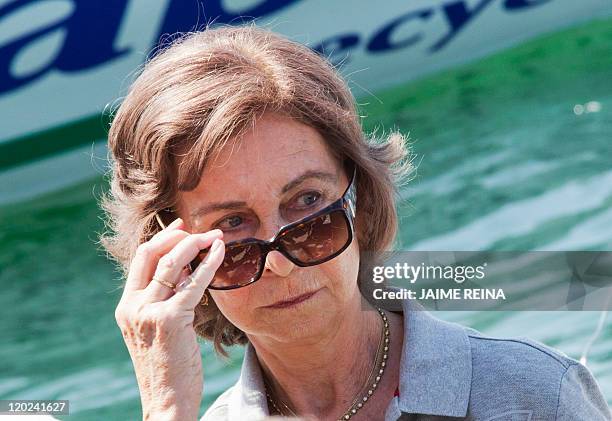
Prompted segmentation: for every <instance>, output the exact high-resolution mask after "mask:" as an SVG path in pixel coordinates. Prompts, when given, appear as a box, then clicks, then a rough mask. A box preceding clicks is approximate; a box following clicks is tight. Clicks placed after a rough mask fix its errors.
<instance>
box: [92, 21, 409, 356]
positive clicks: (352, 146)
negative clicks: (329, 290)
mask: <svg viewBox="0 0 612 421" xmlns="http://www.w3.org/2000/svg"><path fill="white" fill-rule="evenodd" d="M264 111H265V112H275V113H280V114H283V115H286V116H290V117H291V118H294V119H297V120H298V121H300V122H302V123H304V124H307V125H309V126H311V127H313V128H315V129H317V130H318V131H319V132H320V133H321V134H322V136H323V137H324V139H325V140H326V142H327V144H328V146H329V149H330V150H331V151H332V153H333V154H334V155H335V156H336V157H338V158H339V159H340V162H343V161H347V160H348V161H352V162H353V163H354V164H355V165H356V168H357V216H356V228H357V240H358V244H359V249H360V251H368V252H374V254H376V253H383V251H384V250H386V249H388V248H389V247H391V246H392V243H393V241H394V238H395V235H396V231H397V225H398V223H397V214H396V210H395V199H396V193H397V190H396V187H397V185H398V183H399V181H400V180H401V178H402V177H403V176H404V175H407V174H408V173H411V172H412V169H413V167H412V165H411V162H412V159H411V156H410V153H409V151H408V149H407V146H406V139H405V138H404V137H403V136H402V135H401V134H399V133H392V134H390V135H389V136H388V137H387V138H386V139H384V140H380V139H376V138H373V137H372V138H368V137H366V136H365V135H364V133H363V130H362V128H361V125H360V120H359V117H358V114H357V109H356V105H355V100H354V98H353V96H352V94H351V92H350V91H349V89H348V86H347V84H346V82H345V81H344V80H343V79H342V78H341V77H340V76H339V75H338V73H337V72H336V70H335V69H334V68H333V67H332V66H331V65H330V64H329V62H327V61H326V60H325V58H323V57H321V56H319V55H318V54H317V53H315V52H314V51H312V50H311V49H310V48H308V47H306V46H304V45H301V44H299V43H296V42H293V41H291V40H289V39H287V38H285V37H283V36H281V35H278V34H275V33H273V32H271V31H269V30H267V29H263V28H259V27H256V26H254V25H248V26H244V27H219V28H215V29H207V30H204V31H202V32H195V33H186V34H181V35H180V36H179V37H177V38H176V39H175V40H174V41H172V42H171V43H170V44H169V45H168V46H166V47H164V48H162V49H160V50H159V51H158V52H157V54H155V55H154V56H153V57H152V58H150V59H149V60H148V61H147V62H146V63H145V65H144V67H143V69H142V71H141V72H140V74H139V76H138V77H137V78H136V80H135V81H134V82H133V83H132V85H131V87H130V89H129V92H128V93H127V95H126V96H125V98H124V100H123V102H122V104H121V105H120V106H119V108H118V109H117V110H116V112H115V115H114V118H113V121H112V124H111V127H110V130H109V133H108V146H109V152H110V154H111V156H110V157H109V159H110V162H111V163H112V168H111V171H110V191H109V192H108V193H105V194H103V195H102V198H101V207H102V209H103V211H105V212H106V215H107V228H108V229H110V232H109V231H107V232H105V233H103V234H101V235H100V242H101V244H102V246H103V247H104V248H105V250H106V251H107V253H108V254H109V255H110V256H109V257H111V258H112V259H114V260H115V261H116V262H117V263H118V264H119V266H120V268H121V269H122V273H123V275H124V277H127V274H128V270H129V264H130V262H131V260H132V258H133V257H134V254H135V252H136V249H137V247H138V246H139V245H140V244H141V243H143V242H146V241H148V240H149V239H150V238H151V237H152V236H153V234H155V233H156V232H157V231H159V229H160V228H159V226H158V225H157V224H156V221H155V213H156V212H159V211H161V210H163V209H166V208H171V207H172V206H174V205H175V199H176V195H177V192H178V191H179V190H180V191H189V190H192V189H194V188H195V187H196V185H197V184H198V182H199V181H200V177H201V174H202V171H203V169H204V167H205V165H206V163H207V162H208V160H209V159H211V157H212V156H213V155H214V154H215V153H218V152H219V150H220V149H221V148H222V147H223V145H224V144H225V143H226V142H228V141H230V140H231V139H233V138H237V137H239V136H240V134H241V133H244V131H245V130H246V129H247V128H249V127H250V126H252V125H253V124H254V123H255V121H256V119H257V118H258V117H259V116H261V115H262V113H263V112H264ZM360 279H361V276H360ZM359 284H360V289H361V291H362V294H363V291H364V290H363V285H362V284H363V282H361V281H360V282H359ZM194 329H195V331H196V332H197V334H198V335H199V336H201V337H203V338H206V339H210V340H212V341H213V342H214V346H215V350H216V351H217V352H218V353H219V354H221V355H227V353H226V352H225V350H224V349H223V345H227V346H230V345H234V344H244V343H246V341H247V338H246V335H245V334H244V332H242V331H241V330H240V329H238V328H237V327H236V326H234V325H233V324H231V323H230V322H229V321H228V320H227V319H226V318H225V317H224V316H223V314H221V312H220V311H219V309H218V308H217V306H216V305H215V303H214V300H209V304H208V305H207V306H203V305H198V306H197V307H196V309H195V320H194Z"/></svg>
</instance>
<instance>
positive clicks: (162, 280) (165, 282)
mask: <svg viewBox="0 0 612 421" xmlns="http://www.w3.org/2000/svg"><path fill="white" fill-rule="evenodd" d="M153 280H154V281H157V282H159V283H160V284H162V285H163V286H166V287H168V288H170V289H171V290H173V291H174V284H172V283H170V282H168V281H166V280H164V279H160V278H158V277H157V276H154V277H153Z"/></svg>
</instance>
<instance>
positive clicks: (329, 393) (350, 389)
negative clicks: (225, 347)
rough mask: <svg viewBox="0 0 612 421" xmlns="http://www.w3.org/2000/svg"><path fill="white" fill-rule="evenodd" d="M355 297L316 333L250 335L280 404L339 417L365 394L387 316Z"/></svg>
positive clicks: (320, 414) (317, 414)
mask: <svg viewBox="0 0 612 421" xmlns="http://www.w3.org/2000/svg"><path fill="white" fill-rule="evenodd" d="M359 298H360V299H361V297H359ZM356 302H357V303H358V304H357V305H354V306H352V307H350V308H347V309H343V311H338V312H335V313H334V316H335V317H334V318H333V319H330V320H329V326H330V329H329V330H328V331H326V332H324V333H322V335H321V336H319V337H317V338H304V339H303V340H298V341H291V342H280V341H276V340H273V339H271V338H269V337H255V336H254V337H249V339H250V340H251V343H252V344H253V346H254V348H255V350H256V352H257V357H258V360H259V362H260V365H261V367H262V370H263V375H264V376H265V378H266V379H267V381H268V383H269V384H270V387H271V389H272V390H271V391H270V392H271V395H272V396H273V397H274V400H275V401H276V405H277V406H278V407H279V408H281V409H283V405H282V404H281V403H280V402H283V403H285V404H286V405H287V406H289V408H291V410H292V411H294V412H295V413H297V414H312V415H314V416H316V417H317V419H324V418H328V417H333V416H334V417H336V418H337V416H338V414H341V413H343V412H344V411H346V410H347V409H348V408H349V407H350V406H351V404H352V403H353V402H354V400H355V398H359V399H361V397H362V396H361V395H362V394H363V393H364V390H367V388H368V387H369V385H368V384H366V382H368V381H369V377H370V374H371V373H372V370H373V369H374V365H375V364H376V361H375V358H376V353H377V350H378V347H379V344H380V339H381V334H382V326H383V321H382V319H381V316H380V314H379V313H378V312H377V311H376V310H375V309H374V308H371V311H363V310H362V308H361V303H360V302H359V301H356ZM364 304H365V302H364ZM367 305H368V306H369V304H367ZM386 314H387V316H389V312H386ZM392 320H396V319H395V318H392ZM389 322H391V318H390V320H389ZM391 341H392V343H391V347H392V348H395V347H396V346H397V344H394V343H393V339H392V340H391ZM394 345H395V346H394ZM399 346H401V343H400V344H399ZM381 352H382V350H381Z"/></svg>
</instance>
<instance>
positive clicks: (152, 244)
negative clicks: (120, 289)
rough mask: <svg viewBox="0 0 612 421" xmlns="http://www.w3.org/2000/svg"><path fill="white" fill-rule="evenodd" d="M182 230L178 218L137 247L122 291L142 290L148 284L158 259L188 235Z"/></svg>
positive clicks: (181, 224)
mask: <svg viewBox="0 0 612 421" xmlns="http://www.w3.org/2000/svg"><path fill="white" fill-rule="evenodd" d="M182 228H183V221H182V220H181V219H180V218H178V219H177V220H175V221H174V222H172V223H171V224H170V225H168V226H167V227H166V228H165V229H163V230H161V231H159V232H158V233H156V234H155V235H154V236H153V237H152V238H151V239H150V240H149V241H147V242H144V243H142V244H140V245H139V246H138V248H137V249H136V254H135V255H134V258H133V259H132V261H131V263H130V268H129V273H128V277H127V280H126V283H125V286H124V291H136V290H140V289H144V288H145V287H146V286H147V285H148V284H149V282H150V280H151V277H152V276H153V272H154V271H155V267H156V266H157V261H158V260H159V258H160V257H161V256H163V255H164V254H166V253H168V252H169V251H170V250H172V248H173V247H174V246H175V245H176V244H178V242H179V241H180V240H182V239H183V238H185V237H186V236H188V235H189V233H187V232H185V231H182Z"/></svg>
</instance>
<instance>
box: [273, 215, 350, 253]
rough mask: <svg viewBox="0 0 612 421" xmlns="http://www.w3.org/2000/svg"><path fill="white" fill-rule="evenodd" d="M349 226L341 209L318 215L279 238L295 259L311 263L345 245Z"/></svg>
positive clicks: (347, 239)
mask: <svg viewBox="0 0 612 421" xmlns="http://www.w3.org/2000/svg"><path fill="white" fill-rule="evenodd" d="M349 230H350V227H349V226H348V222H347V221H346V217H345V215H344V212H343V211H341V210H338V211H333V212H331V213H328V214H325V215H321V216H318V217H316V218H314V219H312V220H310V221H308V222H305V223H303V224H300V225H298V226H297V227H295V228H292V229H291V230H289V231H286V232H285V234H284V235H283V236H281V238H280V239H279V241H280V242H281V244H282V245H283V247H284V248H285V250H286V251H287V252H288V253H289V254H290V255H291V256H292V257H293V258H294V259H296V260H298V261H300V262H302V263H305V264H312V263H316V262H318V261H321V260H325V259H327V258H328V257H330V256H332V255H334V254H336V253H337V252H338V251H339V250H341V249H342V248H343V247H345V246H346V245H347V242H348V241H349V232H350V231H349Z"/></svg>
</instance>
